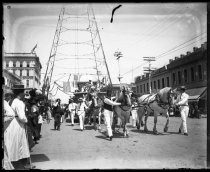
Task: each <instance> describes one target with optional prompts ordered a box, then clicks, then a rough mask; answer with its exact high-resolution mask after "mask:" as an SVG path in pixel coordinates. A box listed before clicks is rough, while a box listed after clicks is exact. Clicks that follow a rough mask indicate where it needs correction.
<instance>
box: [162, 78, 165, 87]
mask: <svg viewBox="0 0 210 172" xmlns="http://www.w3.org/2000/svg"><path fill="white" fill-rule="evenodd" d="M164 87H165V83H164V78H162V88H164Z"/></svg>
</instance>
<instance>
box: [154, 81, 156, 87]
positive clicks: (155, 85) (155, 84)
mask: <svg viewBox="0 0 210 172" xmlns="http://www.w3.org/2000/svg"><path fill="white" fill-rule="evenodd" d="M154 89H156V81H154Z"/></svg>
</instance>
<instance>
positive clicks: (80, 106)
mask: <svg viewBox="0 0 210 172" xmlns="http://www.w3.org/2000/svg"><path fill="white" fill-rule="evenodd" d="M78 101H79V103H78V105H77V114H78V116H79V124H80V129H81V131H83V130H84V129H85V128H84V122H85V111H86V110H87V109H88V107H87V105H86V104H85V100H84V99H83V98H79V100H78Z"/></svg>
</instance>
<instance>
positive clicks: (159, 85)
mask: <svg viewBox="0 0 210 172" xmlns="http://www.w3.org/2000/svg"><path fill="white" fill-rule="evenodd" d="M158 89H160V80H159V79H158Z"/></svg>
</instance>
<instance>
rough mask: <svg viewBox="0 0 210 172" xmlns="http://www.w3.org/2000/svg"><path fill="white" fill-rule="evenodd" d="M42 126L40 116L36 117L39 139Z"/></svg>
mask: <svg viewBox="0 0 210 172" xmlns="http://www.w3.org/2000/svg"><path fill="white" fill-rule="evenodd" d="M42 124H43V117H42V115H41V114H39V116H38V132H39V137H41V136H42V135H41V127H42Z"/></svg>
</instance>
